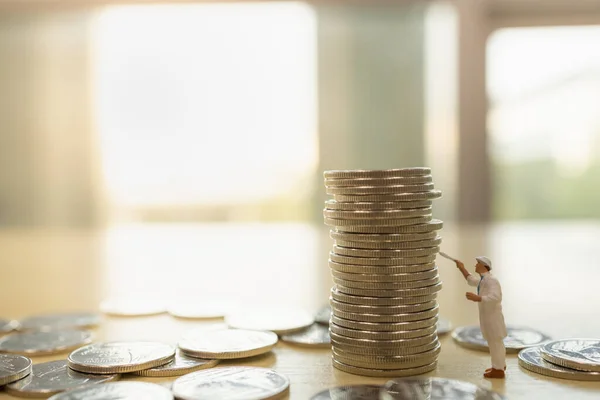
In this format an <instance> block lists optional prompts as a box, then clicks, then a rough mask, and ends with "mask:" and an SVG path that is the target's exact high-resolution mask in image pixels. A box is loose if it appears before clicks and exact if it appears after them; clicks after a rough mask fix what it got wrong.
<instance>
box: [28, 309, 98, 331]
mask: <svg viewBox="0 0 600 400" xmlns="http://www.w3.org/2000/svg"><path fill="white" fill-rule="evenodd" d="M100 321H101V318H100V315H98V314H94V313H85V312H80V313H64V314H45V315H35V316H32V317H29V318H25V319H23V320H21V321H20V327H19V330H21V331H33V330H35V331H50V330H59V329H77V328H80V329H81V328H92V327H95V326H97V325H99V324H100Z"/></svg>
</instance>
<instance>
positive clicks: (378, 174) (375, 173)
mask: <svg viewBox="0 0 600 400" xmlns="http://www.w3.org/2000/svg"><path fill="white" fill-rule="evenodd" d="M420 175H431V168H428V167H410V168H394V169H379V170H367V169H348V170H329V171H325V172H323V177H324V178H325V179H335V178H338V179H353V178H394V177H405V176H420Z"/></svg>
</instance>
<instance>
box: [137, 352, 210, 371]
mask: <svg viewBox="0 0 600 400" xmlns="http://www.w3.org/2000/svg"><path fill="white" fill-rule="evenodd" d="M218 363H219V360H207V359H203V358H196V357H188V356H186V355H185V354H183V353H182V352H181V351H180V350H177V352H176V353H175V358H174V359H173V361H171V362H170V363H168V364H164V365H160V366H158V367H154V368H150V369H144V370H142V371H136V372H134V373H133V375H139V376H152V377H165V376H180V375H185V374H189V373H190V372H194V371H200V370H202V369H207V368H212V367H214V366H215V365H217V364H218Z"/></svg>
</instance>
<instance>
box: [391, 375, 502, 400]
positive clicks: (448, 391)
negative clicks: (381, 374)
mask: <svg viewBox="0 0 600 400" xmlns="http://www.w3.org/2000/svg"><path fill="white" fill-rule="evenodd" d="M504 398H505V397H504V396H502V395H500V394H498V393H496V392H493V391H491V390H488V389H484V388H482V387H479V386H477V385H474V384H472V383H469V382H462V381H457V380H453V379H444V378H402V379H394V380H391V381H389V382H387V383H386V384H385V385H384V386H383V388H382V390H381V400H502V399H504Z"/></svg>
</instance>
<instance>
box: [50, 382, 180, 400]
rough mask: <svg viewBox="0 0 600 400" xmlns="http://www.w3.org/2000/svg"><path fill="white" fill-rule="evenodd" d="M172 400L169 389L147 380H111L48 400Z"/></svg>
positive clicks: (57, 395) (70, 391)
mask: <svg viewBox="0 0 600 400" xmlns="http://www.w3.org/2000/svg"><path fill="white" fill-rule="evenodd" d="M108 399H111V400H112V399H114V400H117V399H118V400H140V399H144V400H173V394H172V393H171V391H170V390H169V389H167V388H165V387H163V386H160V385H155V384H153V383H147V382H132V381H126V382H112V383H105V384H102V385H93V386H88V387H85V388H82V389H76V390H69V391H68V392H63V393H59V394H56V395H54V396H52V397H50V399H49V400H108Z"/></svg>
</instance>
